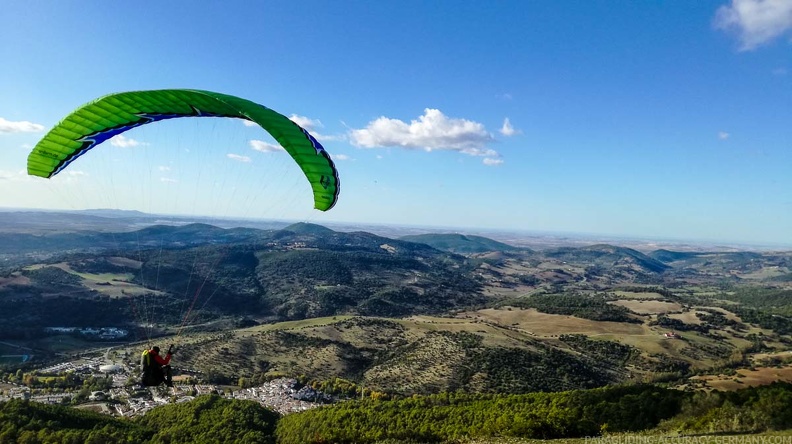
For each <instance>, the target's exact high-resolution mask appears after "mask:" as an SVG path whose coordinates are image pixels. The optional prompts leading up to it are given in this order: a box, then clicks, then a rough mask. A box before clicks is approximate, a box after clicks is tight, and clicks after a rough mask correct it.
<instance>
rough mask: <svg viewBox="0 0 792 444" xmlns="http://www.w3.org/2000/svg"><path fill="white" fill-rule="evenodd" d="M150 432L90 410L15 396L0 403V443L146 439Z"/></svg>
mask: <svg viewBox="0 0 792 444" xmlns="http://www.w3.org/2000/svg"><path fill="white" fill-rule="evenodd" d="M153 434H154V433H153V432H152V431H151V430H149V429H147V428H144V427H141V426H139V425H137V424H135V423H132V422H129V421H121V420H118V419H115V418H112V417H110V416H107V415H101V414H98V413H94V412H89V411H84V410H77V409H74V408H68V407H62V406H56V405H46V404H39V403H35V402H30V401H21V400H17V399H12V400H10V401H7V402H4V403H0V444H12V443H28V444H34V443H62V444H82V443H86V444H114V443H119V444H120V443H128V442H147V441H148V440H149V439H150V438H151V436H153Z"/></svg>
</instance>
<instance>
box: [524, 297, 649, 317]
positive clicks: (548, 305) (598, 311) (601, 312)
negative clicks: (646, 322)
mask: <svg viewBox="0 0 792 444" xmlns="http://www.w3.org/2000/svg"><path fill="white" fill-rule="evenodd" d="M509 303H510V304H511V305H515V306H517V307H522V308H535V309H537V310H539V311H541V312H543V313H551V314H561V315H567V316H577V317H579V318H584V319H591V320H593V321H613V322H637V323H640V322H641V321H640V320H638V319H635V318H633V317H630V311H629V310H627V309H626V308H624V307H621V306H618V305H613V304H608V303H607V301H606V300H605V298H604V297H603V296H601V295H591V296H588V295H582V294H577V293H563V294H537V295H533V296H531V297H527V298H518V299H515V300H512V301H510V302H509Z"/></svg>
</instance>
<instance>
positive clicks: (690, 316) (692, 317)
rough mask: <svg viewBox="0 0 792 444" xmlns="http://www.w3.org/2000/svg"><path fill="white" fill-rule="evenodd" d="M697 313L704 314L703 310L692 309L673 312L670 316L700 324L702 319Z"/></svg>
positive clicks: (689, 322)
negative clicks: (683, 311)
mask: <svg viewBox="0 0 792 444" xmlns="http://www.w3.org/2000/svg"><path fill="white" fill-rule="evenodd" d="M696 313H702V314H703V312H700V311H696V310H691V311H687V312H685V313H673V314H670V315H668V317H669V318H671V319H679V320H680V321H682V322H684V323H685V324H691V325H699V324H701V319H699V318H698V317H697V316H696Z"/></svg>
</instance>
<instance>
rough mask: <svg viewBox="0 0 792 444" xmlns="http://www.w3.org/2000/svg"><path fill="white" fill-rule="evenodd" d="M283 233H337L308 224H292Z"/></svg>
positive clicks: (320, 226)
mask: <svg viewBox="0 0 792 444" xmlns="http://www.w3.org/2000/svg"><path fill="white" fill-rule="evenodd" d="M282 231H291V232H293V233H299V234H330V233H335V231H333V230H331V229H329V228H327V227H324V226H322V225H317V224H311V223H307V222H297V223H296V224H291V225H289V226H287V227H285V228H283V230H282Z"/></svg>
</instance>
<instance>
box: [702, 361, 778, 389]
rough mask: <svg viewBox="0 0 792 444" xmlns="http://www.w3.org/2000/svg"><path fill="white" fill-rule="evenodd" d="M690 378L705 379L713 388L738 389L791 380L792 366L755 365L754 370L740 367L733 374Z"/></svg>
mask: <svg viewBox="0 0 792 444" xmlns="http://www.w3.org/2000/svg"><path fill="white" fill-rule="evenodd" d="M690 379H692V380H698V381H705V382H706V384H707V386H708V387H711V388H713V389H715V390H739V389H742V388H746V387H756V386H760V385H767V384H770V383H771V382H775V381H784V382H792V366H786V367H781V368H776V367H757V368H756V370H748V369H740V370H737V374H736V375H733V376H727V375H713V376H694V377H692V378H690Z"/></svg>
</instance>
